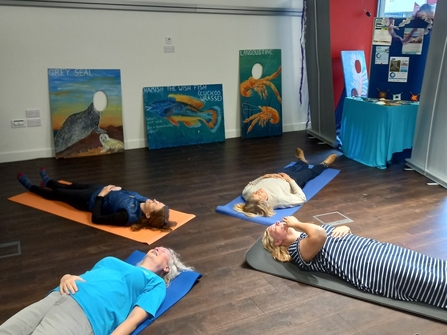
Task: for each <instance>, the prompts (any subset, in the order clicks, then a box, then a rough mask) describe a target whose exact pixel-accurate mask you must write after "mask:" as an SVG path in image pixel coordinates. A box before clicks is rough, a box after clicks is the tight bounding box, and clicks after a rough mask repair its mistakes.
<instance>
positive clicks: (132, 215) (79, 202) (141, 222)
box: [17, 168, 177, 231]
mask: <svg viewBox="0 0 447 335" xmlns="http://www.w3.org/2000/svg"><path fill="white" fill-rule="evenodd" d="M40 176H41V178H42V181H41V183H40V186H37V185H33V184H32V183H31V181H30V180H29V179H28V177H27V176H26V175H25V174H24V173H22V172H21V173H19V174H18V175H17V179H18V180H19V182H20V183H21V184H22V185H23V186H24V187H25V188H26V189H27V190H28V191H30V192H32V193H34V194H37V195H39V196H41V197H42V198H45V199H47V200H55V201H61V202H64V203H66V204H68V205H70V206H72V207H74V208H76V209H78V210H80V211H85V212H91V213H92V222H93V223H96V224H104V225H112V226H131V228H132V230H135V231H137V230H140V229H142V228H156V229H160V230H171V227H172V226H175V225H176V224H177V223H176V222H174V221H170V220H169V207H168V206H166V205H165V204H164V203H162V202H158V201H157V200H155V199H148V198H146V197H144V196H142V195H140V194H138V193H136V192H132V191H127V190H124V189H122V188H121V187H118V186H115V185H107V186H103V185H92V184H81V183H71V184H65V183H60V182H58V181H56V180H53V179H51V178H50V177H49V176H48V174H47V172H46V170H45V169H44V168H41V169H40Z"/></svg>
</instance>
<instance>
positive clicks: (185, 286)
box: [126, 250, 202, 335]
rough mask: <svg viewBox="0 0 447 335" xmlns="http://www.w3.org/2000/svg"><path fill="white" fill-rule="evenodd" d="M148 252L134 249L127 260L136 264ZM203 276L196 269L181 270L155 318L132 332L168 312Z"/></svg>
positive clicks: (143, 327)
mask: <svg viewBox="0 0 447 335" xmlns="http://www.w3.org/2000/svg"><path fill="white" fill-rule="evenodd" d="M145 255H146V254H145V253H144V252H141V251H138V250H137V251H134V252H133V253H132V254H131V255H130V256H129V257H128V258H127V259H126V262H127V263H129V264H133V265H136V264H137V263H138V262H139V261H141V260H142V259H143V257H144V256H145ZM201 277H202V275H201V274H200V273H198V272H195V271H184V272H181V273H180V274H179V275H178V276H177V277H176V278H175V279H174V280H173V281H171V283H170V285H169V287H168V288H167V290H166V298H165V300H164V301H163V303H162V304H161V306H160V308H159V309H158V311H157V314H156V315H155V317H154V318H148V319H146V320H145V321H143V322H142V323H141V324H140V325H139V326H138V327H137V329H135V331H134V332H133V333H132V335H136V334H138V333H139V332H141V331H142V330H143V329H145V328H146V327H147V326H149V325H150V324H151V323H152V322H154V321H155V319H156V318H158V317H159V316H160V315H162V314H163V313H164V312H166V311H167V310H168V309H169V308H171V306H173V305H174V304H175V303H177V301H179V300H180V299H181V298H183V297H184V296H185V295H186V294H187V293H188V292H189V291H190V290H191V288H192V287H193V286H194V284H195V283H196V282H197V281H198V280H199V279H200V278H201Z"/></svg>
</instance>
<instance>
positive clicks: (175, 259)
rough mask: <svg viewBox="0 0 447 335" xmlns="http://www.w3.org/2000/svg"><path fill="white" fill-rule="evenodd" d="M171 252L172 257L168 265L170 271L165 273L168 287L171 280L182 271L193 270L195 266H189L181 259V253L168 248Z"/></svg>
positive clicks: (164, 276) (164, 277)
mask: <svg viewBox="0 0 447 335" xmlns="http://www.w3.org/2000/svg"><path fill="white" fill-rule="evenodd" d="M167 249H168V250H169V252H170V253H171V258H170V259H169V262H168V266H169V272H168V273H166V274H165V275H163V279H164V281H165V283H166V287H168V286H169V284H170V283H171V281H172V280H173V279H174V278H175V277H177V276H178V275H179V274H180V272H183V271H193V270H194V268H193V267H192V266H187V265H185V264H183V263H182V261H181V260H180V256H179V254H177V253H176V252H175V251H174V250H172V249H170V248H167Z"/></svg>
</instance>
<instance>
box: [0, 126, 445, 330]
mask: <svg viewBox="0 0 447 335" xmlns="http://www.w3.org/2000/svg"><path fill="white" fill-rule="evenodd" d="M298 146H299V147H301V148H303V149H304V150H305V153H306V157H307V159H308V160H309V161H310V162H311V163H320V162H321V161H322V160H323V159H324V158H325V157H326V156H327V155H328V154H330V153H333V152H336V153H338V154H339V155H340V157H339V159H338V160H337V161H336V162H335V164H334V165H333V167H334V168H337V169H340V170H341V173H340V174H339V175H338V176H337V177H336V178H335V179H334V180H332V181H331V182H330V183H329V184H328V185H327V186H326V187H325V188H324V189H323V190H322V191H320V192H319V193H318V194H317V195H316V196H315V197H314V198H312V199H311V200H310V201H309V202H308V203H307V204H305V205H304V206H303V207H302V208H301V209H300V210H299V211H298V212H297V213H296V214H295V215H296V216H297V217H298V218H299V219H300V220H302V221H311V222H317V221H316V220H315V219H314V218H313V216H315V215H319V214H324V213H329V212H334V211H338V212H340V213H342V214H343V215H346V216H347V217H349V218H350V219H352V220H353V221H354V222H352V223H351V224H350V227H351V229H352V231H353V232H354V233H356V234H359V235H362V236H367V237H372V238H376V239H379V240H382V241H386V242H392V243H395V244H398V245H401V246H405V247H409V248H412V249H415V250H417V251H420V252H424V253H426V254H428V255H430V256H437V257H441V258H447V190H446V189H445V188H442V187H440V186H427V184H426V183H427V181H428V180H427V179H426V178H425V177H424V176H422V175H420V174H419V173H416V172H414V171H405V170H404V164H403V163H401V164H394V165H391V166H390V167H389V168H388V169H386V170H379V169H376V168H370V167H367V166H364V165H361V164H359V163H357V162H355V161H353V160H350V159H348V158H346V157H344V156H342V153H341V152H338V151H336V150H334V149H333V148H331V147H329V146H328V145H325V144H321V143H318V141H317V140H316V139H312V138H308V136H307V133H306V132H305V131H300V132H291V133H284V135H283V136H280V137H270V138H262V139H239V138H237V139H229V140H227V141H226V142H225V143H216V144H207V145H197V146H188V147H178V148H170V149H159V150H148V149H135V150H128V151H126V152H125V153H121V154H113V155H102V156H95V157H88V158H72V159H58V160H56V159H53V158H45V159H35V160H29V161H22V162H13V163H3V164H0V178H1V179H0V180H1V185H2V188H1V190H0V206H1V207H0V208H1V212H2V215H1V219H0V243H7V242H13V241H20V245H21V255H20V256H12V257H6V258H0V273H1V274H0V323H2V322H3V321H5V320H6V319H7V318H8V317H10V316H11V315H13V314H14V313H15V312H17V311H19V310H20V309H21V308H23V307H25V306H27V305H28V304H30V303H32V302H34V301H36V300H37V299H40V298H42V297H43V296H44V295H45V294H46V293H47V292H48V291H49V290H50V289H51V288H53V287H55V286H57V285H58V283H59V279H60V277H61V276H62V275H63V274H65V273H71V274H80V273H83V272H85V271H86V270H88V269H89V268H90V267H92V266H93V264H94V263H95V262H96V261H97V260H99V259H101V258H102V257H104V256H107V255H113V256H116V257H119V258H122V259H124V258H126V257H127V256H128V255H129V254H130V253H131V252H133V251H134V250H142V251H146V250H148V246H147V245H143V244H140V243H138V242H135V241H132V240H128V239H125V238H122V237H119V236H116V235H114V234H109V233H106V232H103V231H100V230H98V229H94V228H91V227H87V226H84V225H81V224H78V223H75V222H72V221H69V220H66V219H63V218H59V217H56V216H53V215H51V214H48V213H44V212H40V211H37V210H35V209H32V208H28V207H26V206H22V205H19V204H16V203H13V202H10V201H8V200H7V198H8V197H10V196H13V195H16V194H18V193H21V192H23V191H24V189H23V188H22V186H21V185H20V184H19V183H18V182H17V180H16V175H17V173H18V172H19V171H23V172H25V173H26V174H27V175H28V176H29V177H30V179H31V180H32V181H35V182H36V183H37V182H39V181H40V179H39V174H38V171H39V169H40V167H41V166H45V167H46V168H47V171H48V172H49V174H50V176H53V177H55V178H61V179H66V180H73V181H84V182H99V183H103V184H111V183H113V184H116V185H120V186H123V187H125V188H127V189H130V190H134V191H137V192H139V193H141V194H143V195H146V196H149V197H151V198H156V199H157V200H160V201H163V202H165V203H167V204H168V205H170V207H171V208H173V209H176V210H179V211H183V212H188V213H192V214H195V215H196V216H197V217H196V218H195V219H193V220H192V221H190V222H189V223H188V224H186V225H184V226H183V227H180V228H179V229H178V230H176V231H174V232H172V233H171V234H169V235H168V236H166V237H164V238H162V239H161V240H159V241H158V242H157V243H155V244H154V246H158V245H164V246H168V247H172V248H174V249H175V250H176V251H178V252H179V253H180V254H181V255H182V259H183V260H184V261H185V262H186V263H188V264H191V265H193V266H194V267H195V268H196V270H197V271H199V272H201V273H202V274H203V278H202V279H201V280H200V282H199V283H198V284H197V285H196V286H195V287H194V288H193V290H192V291H191V292H190V293H189V294H188V295H187V296H186V297H185V298H184V299H182V300H181V301H180V302H179V303H177V304H176V305H175V306H173V307H172V308H171V309H170V310H168V311H167V312H166V313H165V314H164V315H162V316H161V317H160V318H159V319H158V320H156V321H155V322H154V323H153V324H152V325H151V326H150V327H148V328H147V329H146V330H145V331H143V332H142V334H170V335H175V334H207V335H212V334H284V335H285V334H290V333H293V334H312V335H320V334H324V335H326V334H343V335H349V334H362V335H365V334H381V335H383V334H416V333H418V334H420V335H423V334H429V335H435V334H443V335H444V334H447V325H446V324H443V323H440V322H436V321H432V320H429V319H425V318H422V317H419V316H414V315H410V314H406V313H403V312H400V311H396V310H393V309H389V308H386V307H381V306H378V305H375V304H372V303H367V302H364V301H360V300H356V299H353V298H348V297H346V296H343V295H339V294H336V293H332V292H328V291H324V290H321V289H318V288H314V287H309V286H306V285H302V284H298V283H296V282H294V281H289V280H285V279H281V278H278V277H275V276H271V275H268V274H264V273H261V272H257V271H254V270H251V269H249V268H248V267H247V266H246V265H245V264H244V254H245V252H246V250H247V249H248V248H250V246H251V245H252V244H253V243H254V242H255V241H256V239H257V238H258V237H259V236H260V235H261V233H262V232H263V231H264V229H265V226H262V225H258V224H255V223H251V222H248V221H244V220H240V219H236V218H232V217H229V216H225V215H222V214H217V213H216V212H215V208H216V206H217V205H224V204H226V203H227V202H229V201H230V200H232V199H234V198H235V197H236V196H238V195H239V194H240V192H241V191H242V189H243V187H244V186H245V184H246V183H247V182H249V181H250V180H252V179H254V178H255V177H258V176H259V175H261V174H263V173H267V172H275V171H276V170H277V169H279V168H281V167H283V166H284V165H286V164H288V163H289V162H291V161H293V160H294V151H295V148H296V147H298ZM0 252H1V251H0Z"/></svg>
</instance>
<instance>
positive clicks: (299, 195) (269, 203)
mask: <svg viewBox="0 0 447 335" xmlns="http://www.w3.org/2000/svg"><path fill="white" fill-rule="evenodd" d="M295 156H296V157H297V158H298V161H297V162H295V163H294V164H291V165H289V166H287V167H285V168H283V169H281V170H279V171H278V172H277V173H268V174H265V175H263V176H261V177H259V178H257V179H255V180H253V181H251V182H249V183H248V184H247V186H245V188H244V190H243V191H242V198H243V199H244V200H245V203H239V204H236V205H234V210H235V211H237V212H240V213H244V214H245V215H246V216H248V217H254V216H273V215H275V211H274V210H275V209H276V208H287V207H295V206H299V205H302V204H303V203H305V202H306V195H305V194H304V192H303V190H302V188H303V187H304V185H306V183H307V182H308V181H309V180H311V179H314V178H316V177H317V176H319V175H320V174H321V173H322V172H323V171H324V170H325V169H326V168H327V167H328V166H329V165H331V164H332V163H333V162H334V161H335V159H336V158H337V155H336V154H331V155H329V156H328V157H327V158H326V159H325V160H324V161H323V162H321V163H320V164H317V165H315V166H313V167H311V168H310V167H309V164H308V162H307V160H306V158H305V156H304V152H303V150H301V149H300V148H296V149H295Z"/></svg>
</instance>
